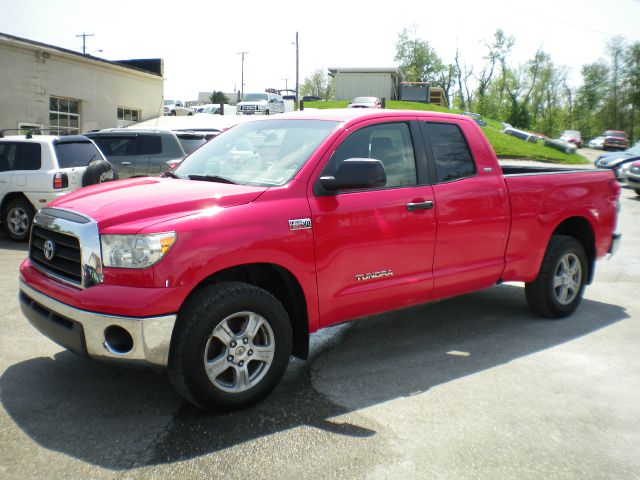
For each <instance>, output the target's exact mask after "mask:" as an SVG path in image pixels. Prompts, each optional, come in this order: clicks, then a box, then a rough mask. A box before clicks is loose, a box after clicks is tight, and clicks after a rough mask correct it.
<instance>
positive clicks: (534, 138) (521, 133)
mask: <svg viewBox="0 0 640 480" xmlns="http://www.w3.org/2000/svg"><path fill="white" fill-rule="evenodd" d="M507 125H509V124H507ZM502 133H505V134H507V135H511V136H512V137H516V138H519V139H520V140H524V141H525V142H529V143H537V142H538V140H541V139H542V138H543V137H541V136H540V135H538V134H537V133H531V132H527V131H525V130H520V129H518V128H513V127H512V126H508V127H505V129H504V130H502Z"/></svg>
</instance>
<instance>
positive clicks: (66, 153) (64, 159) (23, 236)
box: [0, 131, 117, 241]
mask: <svg viewBox="0 0 640 480" xmlns="http://www.w3.org/2000/svg"><path fill="white" fill-rule="evenodd" d="M115 178H117V174H116V173H115V171H114V170H113V168H112V166H111V164H110V163H109V162H108V161H107V160H106V159H105V158H104V156H103V155H102V152H100V150H99V149H98V148H97V147H96V145H95V144H94V143H93V142H92V141H91V140H90V139H89V138H87V137H85V136H81V135H70V136H52V135H36V136H32V135H31V134H27V135H13V136H8V137H3V136H2V132H1V131H0V223H2V224H3V226H4V228H5V230H6V232H7V235H8V236H9V238H10V239H12V240H15V241H26V240H28V239H29V231H30V229H31V223H32V222H33V217H34V215H35V213H36V212H37V211H38V210H39V209H40V208H42V207H44V206H45V205H46V204H47V203H49V202H50V201H52V200H55V199H56V198H58V197H60V196H62V195H65V194H67V193H69V192H71V191H73V190H76V189H78V188H80V187H84V186H86V185H92V184H94V183H100V182H105V181H108V180H113V179H115Z"/></svg>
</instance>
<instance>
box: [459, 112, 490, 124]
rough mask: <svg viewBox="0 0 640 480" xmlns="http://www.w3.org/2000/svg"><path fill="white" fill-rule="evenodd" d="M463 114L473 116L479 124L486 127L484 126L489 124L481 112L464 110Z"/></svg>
mask: <svg viewBox="0 0 640 480" xmlns="http://www.w3.org/2000/svg"><path fill="white" fill-rule="evenodd" d="M462 114H463V115H466V116H467V117H471V118H473V120H474V121H475V122H476V123H477V124H478V125H480V126H481V127H484V126H485V125H486V124H487V122H485V121H484V120H483V119H482V115H480V114H479V113H473V112H463V113H462Z"/></svg>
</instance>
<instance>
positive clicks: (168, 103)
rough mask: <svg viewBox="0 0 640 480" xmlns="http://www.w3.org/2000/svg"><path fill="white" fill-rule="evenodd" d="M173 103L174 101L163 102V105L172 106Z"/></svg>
mask: <svg viewBox="0 0 640 480" xmlns="http://www.w3.org/2000/svg"><path fill="white" fill-rule="evenodd" d="M174 103H176V101H175V100H165V101H164V104H165V105H173V104H174Z"/></svg>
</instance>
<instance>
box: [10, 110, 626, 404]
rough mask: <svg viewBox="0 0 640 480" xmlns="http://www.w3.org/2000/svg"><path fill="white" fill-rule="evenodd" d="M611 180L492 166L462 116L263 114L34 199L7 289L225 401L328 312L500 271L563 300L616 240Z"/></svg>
mask: <svg viewBox="0 0 640 480" xmlns="http://www.w3.org/2000/svg"><path fill="white" fill-rule="evenodd" d="M619 195H620V186H619V184H618V182H617V181H616V179H615V177H614V175H613V173H612V172H611V171H602V170H589V171H586V170H568V169H565V170H557V169H551V168H549V169H544V168H531V167H508V168H507V167H503V168H501V167H500V165H499V164H498V161H497V159H496V156H495V154H494V152H493V150H492V148H491V145H490V144H489V142H488V141H487V139H486V137H485V136H484V134H483V133H482V130H481V129H480V128H479V127H478V126H477V124H476V123H475V122H474V121H473V119H470V118H468V117H463V116H457V115H449V114H437V113H431V112H415V111H393V110H376V111H371V110H364V109H344V110H333V111H331V110H330V111H314V112H296V113H291V114H285V115H279V116H278V118H265V119H262V120H256V121H251V122H247V123H243V124H240V125H237V126H235V127H233V128H232V129H230V130H228V131H226V132H224V133H222V134H221V135H220V136H218V137H217V138H215V139H213V140H212V141H210V142H209V143H208V144H206V145H204V146H203V147H201V148H200V149H198V150H197V151H196V152H194V153H193V154H191V155H190V156H188V157H187V158H186V159H185V160H184V161H183V162H182V163H181V164H180V165H179V166H178V167H177V168H175V169H174V170H172V171H171V172H169V173H168V174H165V177H164V178H148V177H143V178H131V179H126V180H120V181H117V182H110V183H107V184H102V185H97V186H92V187H87V188H84V189H81V190H79V191H77V192H75V193H72V194H70V195H67V196H65V197H63V198H61V199H59V200H56V201H55V202H53V203H51V204H50V205H49V206H48V207H46V208H43V209H42V210H40V211H39V213H38V214H37V215H36V217H35V221H34V226H33V229H32V232H31V239H30V248H29V255H28V258H27V259H26V260H25V261H24V263H23V264H22V265H21V269H20V289H19V296H20V304H21V308H22V310H23V312H24V314H25V316H26V317H27V318H28V319H29V321H30V322H31V323H32V324H33V325H34V326H35V327H36V328H37V329H38V330H40V331H41V332H42V333H44V334H45V335H47V336H48V337H50V338H51V339H52V340H54V341H56V342H58V343H59V344H61V345H62V346H64V347H66V348H68V349H69V350H72V351H74V352H77V353H80V354H83V355H87V356H89V357H91V358H94V359H96V360H102V361H113V362H119V363H122V364H142V365H147V366H152V367H159V368H165V369H167V371H168V375H169V379H170V380H171V382H172V383H173V385H174V386H175V388H176V389H177V390H178V392H179V393H180V394H181V395H182V396H183V397H184V398H185V399H187V400H188V401H190V402H192V403H193V404H195V405H197V406H200V407H201V408H204V409H208V410H224V409H233V408H240V407H244V406H247V405H249V404H252V403H254V402H256V401H258V400H260V399H261V398H263V397H264V396H266V395H267V394H268V393H269V392H270V391H271V390H272V389H273V388H274V387H275V385H276V384H277V383H278V381H279V380H280V378H281V376H282V375H283V373H284V371H285V369H286V367H287V364H288V362H289V358H290V355H291V354H293V355H295V356H297V357H300V358H305V357H306V356H307V353H308V344H309V334H311V333H312V332H315V331H316V330H318V329H320V328H323V327H327V326H329V325H333V324H336V323H338V322H344V321H347V320H351V319H355V318H359V317H364V316H368V315H372V314H377V313H380V312H385V311H389V310H393V309H399V308H403V307H408V306H410V305H415V304H420V303H423V302H428V301H430V300H435V299H439V298H443V297H451V296H454V295H460V294H463V293H466V292H470V291H474V290H479V289H483V288H487V287H489V286H491V285H494V284H496V283H500V282H503V281H521V282H524V283H525V285H526V287H525V293H526V299H527V301H528V303H529V305H530V306H531V308H532V309H533V310H534V311H535V312H538V313H539V314H541V315H543V316H547V317H552V318H559V317H564V316H566V315H569V314H570V313H572V312H573V311H574V310H575V309H576V307H577V306H578V304H579V303H580V300H581V298H582V295H583V290H584V288H585V285H586V284H588V283H589V282H591V280H592V279H593V276H594V263H595V260H596V259H598V258H600V257H603V256H604V255H606V254H607V253H608V252H609V253H612V252H613V249H614V246H615V245H616V243H617V240H618V238H619V234H617V233H616V218H617V208H618V206H619Z"/></svg>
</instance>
